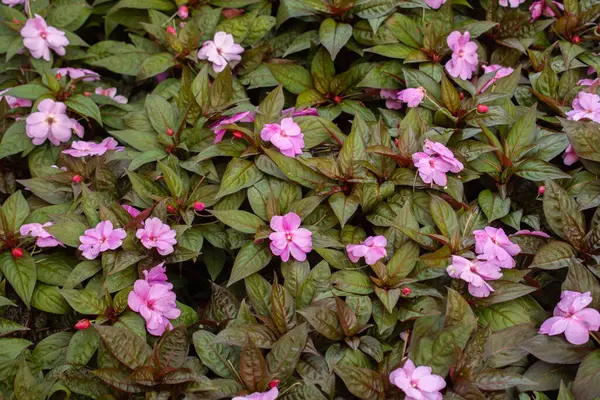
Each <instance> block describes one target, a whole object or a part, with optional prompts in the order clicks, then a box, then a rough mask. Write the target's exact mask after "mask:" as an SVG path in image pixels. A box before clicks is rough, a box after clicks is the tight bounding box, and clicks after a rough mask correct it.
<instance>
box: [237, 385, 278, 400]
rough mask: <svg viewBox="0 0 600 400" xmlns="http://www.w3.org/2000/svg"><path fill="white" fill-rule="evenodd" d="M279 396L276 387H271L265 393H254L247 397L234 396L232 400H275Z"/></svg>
mask: <svg viewBox="0 0 600 400" xmlns="http://www.w3.org/2000/svg"><path fill="white" fill-rule="evenodd" d="M277 396H279V390H278V389H277V386H274V387H272V388H271V389H269V390H268V391H266V392H256V393H252V394H249V395H248V396H235V397H234V398H233V399H232V400H275V399H276V398H277Z"/></svg>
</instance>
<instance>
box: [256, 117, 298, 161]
mask: <svg viewBox="0 0 600 400" xmlns="http://www.w3.org/2000/svg"><path fill="white" fill-rule="evenodd" d="M260 137H261V139H262V140H264V141H265V142H267V141H269V142H271V143H272V144H273V145H274V146H275V147H277V148H278V149H279V150H280V151H281V154H283V155H285V156H288V157H296V155H297V154H302V149H303V148H304V134H303V133H302V130H301V129H300V125H298V124H297V123H295V122H294V120H293V119H292V118H284V119H282V120H281V124H265V125H264V127H263V128H262V130H261V131H260Z"/></svg>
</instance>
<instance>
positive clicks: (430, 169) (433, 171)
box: [412, 152, 452, 187]
mask: <svg viewBox="0 0 600 400" xmlns="http://www.w3.org/2000/svg"><path fill="white" fill-rule="evenodd" d="M412 161H413V164H415V167H417V169H418V171H419V176H420V177H421V179H422V180H423V182H425V183H428V184H431V183H435V184H436V185H438V186H442V187H444V186H446V185H447V184H448V178H447V177H446V173H447V172H450V169H451V168H452V165H451V164H450V163H448V162H446V161H444V159H442V158H441V157H436V156H430V155H428V154H426V153H423V152H418V153H415V154H413V155H412Z"/></svg>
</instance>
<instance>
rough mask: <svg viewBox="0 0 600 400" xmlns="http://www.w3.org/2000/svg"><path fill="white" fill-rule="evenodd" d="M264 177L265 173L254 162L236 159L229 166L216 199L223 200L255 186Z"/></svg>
mask: <svg viewBox="0 0 600 400" xmlns="http://www.w3.org/2000/svg"><path fill="white" fill-rule="evenodd" d="M262 177H263V173H262V172H261V171H260V170H259V169H258V168H257V167H256V164H255V163H254V162H252V161H247V160H244V159H241V158H234V159H233V160H231V161H230V162H229V164H228V165H227V169H226V170H225V173H224V174H223V178H222V179H221V186H220V187H219V192H218V193H217V196H216V197H217V198H221V197H224V196H227V195H229V194H232V193H236V192H238V191H240V190H242V189H245V188H247V187H250V186H253V185H254V184H255V183H256V182H258V181H259V180H261V179H262Z"/></svg>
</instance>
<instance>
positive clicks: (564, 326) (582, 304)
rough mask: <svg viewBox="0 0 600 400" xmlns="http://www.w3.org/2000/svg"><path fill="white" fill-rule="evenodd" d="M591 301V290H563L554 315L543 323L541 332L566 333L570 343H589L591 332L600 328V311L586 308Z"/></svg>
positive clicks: (544, 333) (551, 333)
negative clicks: (581, 291) (583, 291)
mask: <svg viewBox="0 0 600 400" xmlns="http://www.w3.org/2000/svg"><path fill="white" fill-rule="evenodd" d="M591 302H592V296H591V295H590V292H585V293H580V292H572V291H569V290H565V291H563V292H562V293H561V295H560V302H558V304H557V305H556V307H555V308H554V316H553V317H552V318H549V319H547V320H546V321H545V322H544V323H543V324H542V326H541V327H540V332H539V333H541V334H543V335H550V336H555V335H560V334H561V333H564V334H565V337H566V338H567V341H568V342H569V343H572V344H576V345H579V344H585V343H587V341H588V340H589V338H590V332H597V331H598V329H600V313H599V312H598V311H597V310H594V309H593V308H586V306H588V305H589V304H590V303H591Z"/></svg>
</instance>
